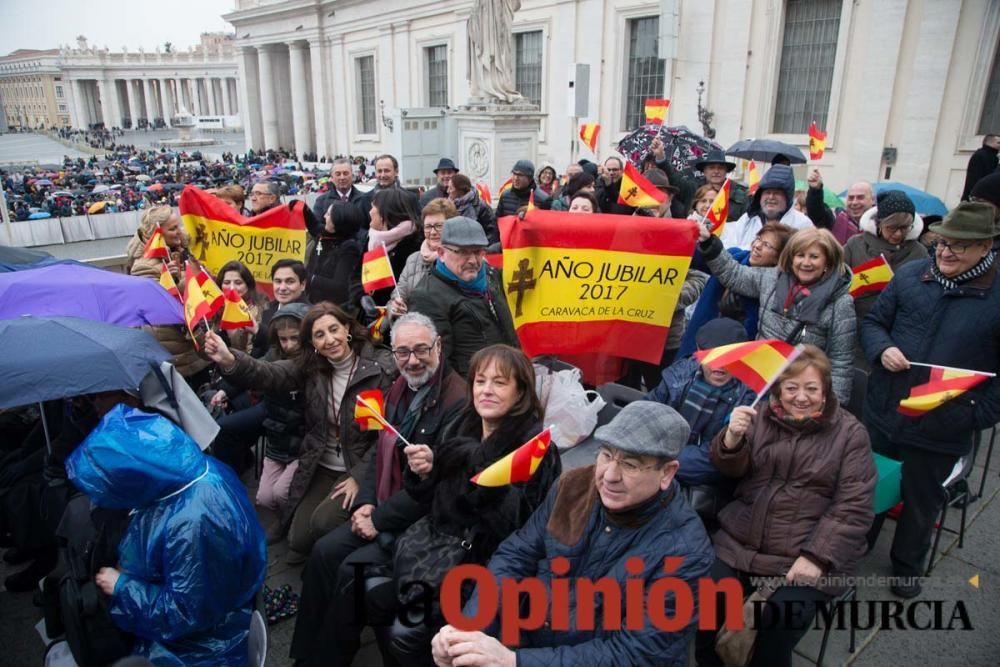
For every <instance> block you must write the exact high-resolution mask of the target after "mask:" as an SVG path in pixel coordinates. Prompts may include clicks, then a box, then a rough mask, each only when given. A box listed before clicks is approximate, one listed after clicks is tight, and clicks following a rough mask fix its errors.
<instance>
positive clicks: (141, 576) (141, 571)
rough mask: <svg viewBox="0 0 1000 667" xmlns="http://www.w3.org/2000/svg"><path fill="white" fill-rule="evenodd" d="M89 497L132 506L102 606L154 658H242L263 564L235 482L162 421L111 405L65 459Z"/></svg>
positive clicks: (259, 539)
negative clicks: (114, 577) (111, 584)
mask: <svg viewBox="0 0 1000 667" xmlns="http://www.w3.org/2000/svg"><path fill="white" fill-rule="evenodd" d="M66 470H67V473H68V475H69V478H70V479H71V480H72V481H73V483H74V484H76V486H77V487H78V488H79V489H81V490H82V491H83V492H84V493H86V494H87V495H88V496H89V497H90V498H91V499H92V500H93V501H94V503H95V504H97V505H98V506H101V507H108V508H132V509H134V510H135V512H134V515H133V516H132V519H131V521H130V522H129V526H128V530H127V531H126V533H125V536H124V537H123V538H122V541H121V544H120V545H119V547H118V555H119V569H120V570H121V577H120V578H119V579H118V583H117V584H116V585H115V590H114V593H113V595H112V596H111V600H110V603H109V606H108V609H109V612H110V614H111V618H112V619H113V620H114V622H115V624H116V625H118V626H119V627H120V628H122V629H123V630H125V631H126V632H130V633H132V634H134V635H136V636H137V637H138V641H137V643H136V649H135V652H136V653H137V654H139V655H144V656H146V657H148V658H149V659H150V660H151V661H153V662H154V663H155V664H157V665H182V664H183V665H233V666H235V665H245V664H246V661H247V651H248V646H247V637H248V633H249V628H250V616H251V613H252V611H253V600H254V595H255V594H256V593H257V591H258V590H259V589H260V587H261V585H262V583H263V581H264V574H265V569H266V564H267V559H266V549H267V546H266V543H265V539H264V533H263V530H262V529H261V527H260V523H259V522H258V520H257V515H256V513H255V512H254V509H253V506H252V505H251V504H250V501H249V499H248V497H247V493H246V491H245V490H244V488H243V486H242V484H241V483H240V482H239V480H238V479H237V478H236V476H235V475H233V473H232V472H231V471H230V470H229V469H228V468H227V467H226V466H225V465H222V464H220V463H218V462H217V461H215V460H214V459H212V458H209V457H207V456H205V455H204V454H203V453H202V452H201V450H200V449H199V448H198V445H197V444H195V442H194V441H193V440H191V438H189V437H188V436H187V434H185V433H184V432H183V431H182V430H181V429H180V428H178V427H177V426H176V425H174V424H173V422H171V421H170V420H168V419H166V418H164V417H161V416H159V415H155V414H150V413H146V412H142V411H140V410H136V409H133V408H129V407H126V406H124V405H118V406H117V407H115V408H114V409H113V410H111V411H110V412H109V413H108V414H107V415H105V417H104V418H103V419H102V420H101V422H100V424H98V426H97V427H96V428H95V429H94V430H93V432H91V434H90V435H89V436H88V437H87V439H86V440H85V441H84V442H83V444H82V445H80V446H79V447H78V448H77V449H76V451H75V452H73V454H72V455H70V457H69V458H68V459H67V461H66Z"/></svg>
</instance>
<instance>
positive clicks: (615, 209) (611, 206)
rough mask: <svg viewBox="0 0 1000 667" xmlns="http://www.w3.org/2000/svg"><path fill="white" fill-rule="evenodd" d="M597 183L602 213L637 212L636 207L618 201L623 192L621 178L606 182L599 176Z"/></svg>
mask: <svg viewBox="0 0 1000 667" xmlns="http://www.w3.org/2000/svg"><path fill="white" fill-rule="evenodd" d="M596 185H597V190H596V192H595V196H596V197H597V203H598V205H599V206H600V207H601V212H602V213H612V214H614V215H632V214H633V213H635V210H636V209H634V208H633V207H631V206H629V205H628V204H619V203H618V194H619V193H620V192H621V187H622V182H621V179H618V180H617V181H615V182H614V183H605V182H604V179H603V178H599V179H597V183H596ZM567 210H569V209H567ZM595 213H596V211H595Z"/></svg>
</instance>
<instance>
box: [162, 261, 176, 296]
mask: <svg viewBox="0 0 1000 667" xmlns="http://www.w3.org/2000/svg"><path fill="white" fill-rule="evenodd" d="M160 285H161V286H162V287H163V289H165V290H167V292H168V293H169V294H171V295H173V296H175V297H177V299H178V300H180V298H181V292H180V290H179V289H177V283H176V282H174V277H173V276H172V275H170V272H169V271H167V265H166V264H161V265H160Z"/></svg>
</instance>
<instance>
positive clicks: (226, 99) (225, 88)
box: [222, 76, 236, 116]
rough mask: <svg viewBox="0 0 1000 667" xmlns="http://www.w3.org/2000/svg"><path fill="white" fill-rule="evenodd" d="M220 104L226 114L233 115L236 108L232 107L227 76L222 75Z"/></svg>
mask: <svg viewBox="0 0 1000 667" xmlns="http://www.w3.org/2000/svg"><path fill="white" fill-rule="evenodd" d="M222 105H223V108H224V111H225V115H227V116H235V115H236V110H235V109H233V98H232V95H231V94H230V92H229V77H228V76H227V77H224V78H223V79H222Z"/></svg>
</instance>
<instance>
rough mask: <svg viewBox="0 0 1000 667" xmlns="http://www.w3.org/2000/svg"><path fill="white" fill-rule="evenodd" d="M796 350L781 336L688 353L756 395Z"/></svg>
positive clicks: (760, 392) (765, 386)
mask: <svg viewBox="0 0 1000 667" xmlns="http://www.w3.org/2000/svg"><path fill="white" fill-rule="evenodd" d="M799 352H800V351H799V350H798V348H795V347H793V346H791V345H789V344H788V343H786V342H785V341H782V340H752V341H749V342H747V343H733V344H732V345H723V346H721V347H713V348H711V349H708V350H699V351H698V352H695V353H694V354H693V355H691V356H693V357H694V358H695V359H697V360H698V361H700V362H701V363H703V364H706V365H707V366H708V367H709V368H711V369H713V370H723V369H724V370H727V371H729V372H730V373H732V374H733V376H735V377H736V378H737V379H738V380H739V381H740V382H742V383H743V384H745V385H746V386H748V387H750V388H751V389H753V390H754V392H756V393H757V395H758V397H759V396H760V395H761V394H763V393H764V392H765V391H766V390H767V389H768V388H769V387H770V386H771V383H772V382H774V381H775V380H776V379H778V376H779V375H781V373H782V372H783V371H784V370H785V369H786V368H788V365H789V364H790V363H792V362H793V361H794V360H795V358H796V357H797V356H799Z"/></svg>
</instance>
